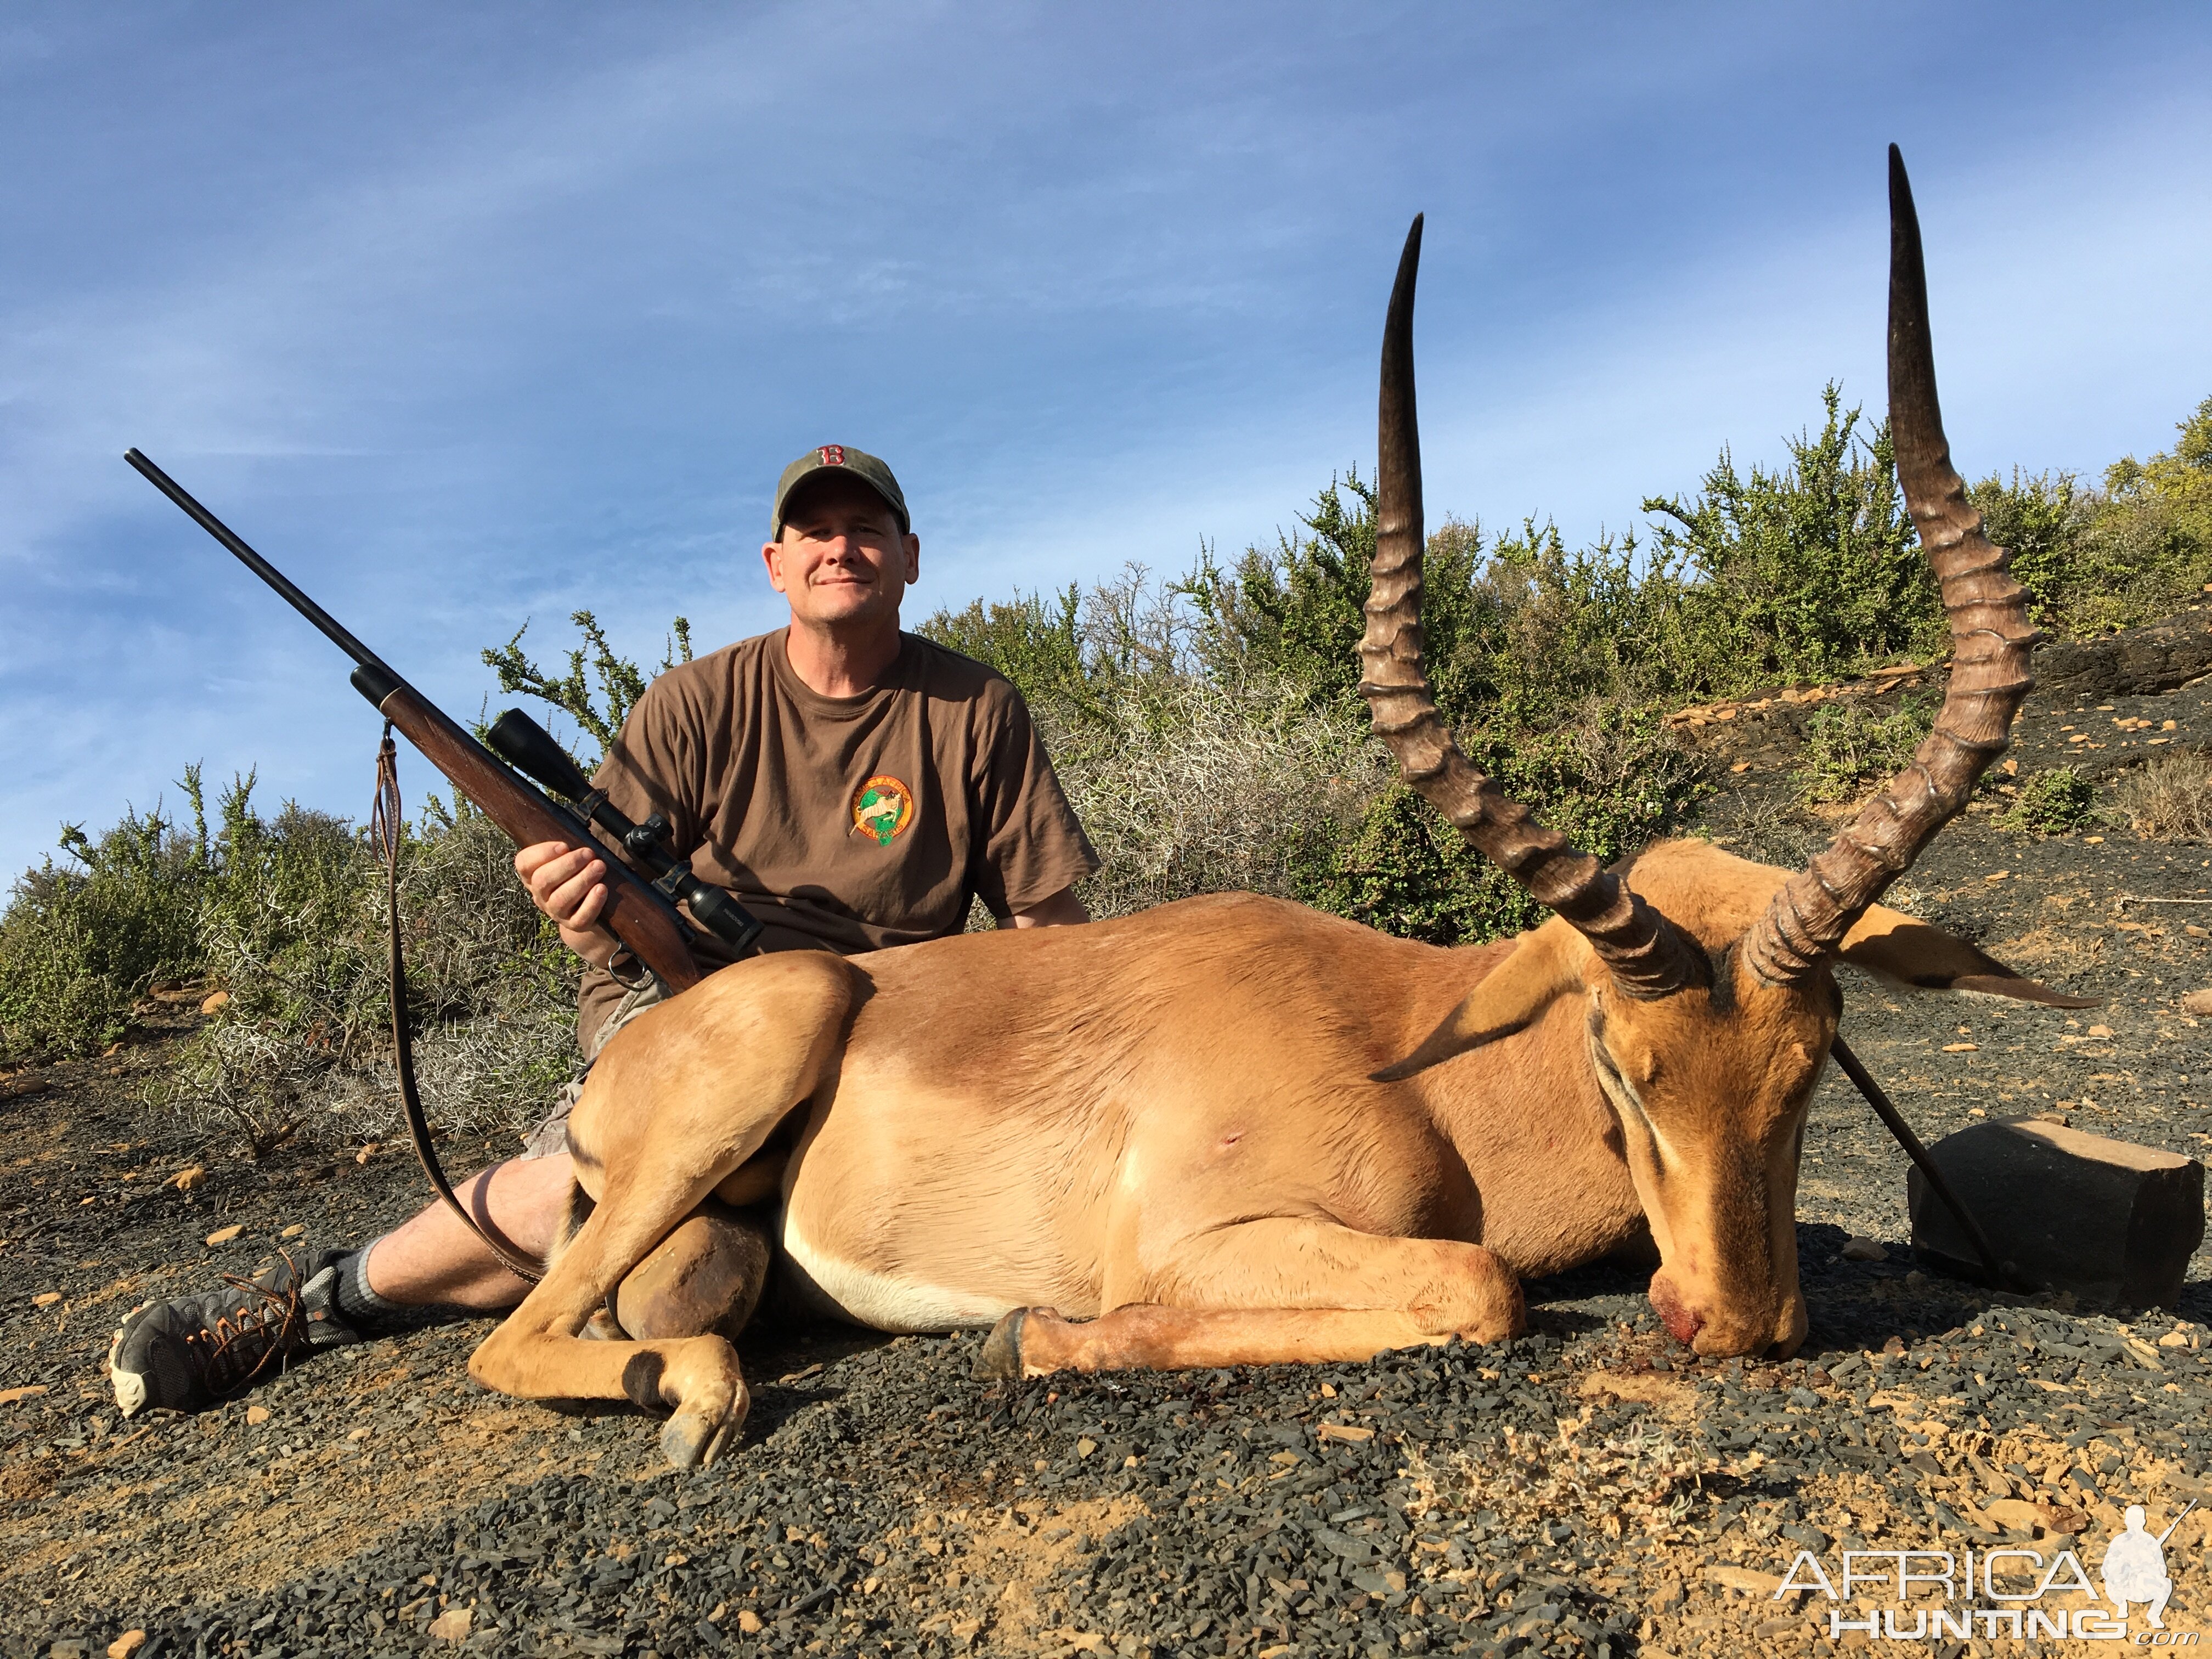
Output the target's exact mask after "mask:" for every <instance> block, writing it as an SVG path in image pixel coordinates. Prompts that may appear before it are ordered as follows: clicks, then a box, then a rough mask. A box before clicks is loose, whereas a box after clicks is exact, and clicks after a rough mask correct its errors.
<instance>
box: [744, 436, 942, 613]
mask: <svg viewBox="0 0 2212 1659" xmlns="http://www.w3.org/2000/svg"><path fill="white" fill-rule="evenodd" d="M761 557H762V558H763V560H765V561H766V562H767V564H768V579H769V585H770V586H773V587H774V588H775V591H776V592H779V593H781V594H782V595H784V597H785V598H787V599H789V600H790V601H791V619H792V621H793V622H794V623H799V624H802V625H811V626H814V627H817V628H830V629H836V628H842V627H849V626H852V625H854V624H856V623H857V624H860V625H862V626H864V627H865V626H866V625H868V624H872V623H881V622H883V621H884V620H885V619H888V620H889V621H890V623H892V624H893V625H894V626H896V623H897V621H898V608H899V599H900V598H901V596H902V595H903V594H904V593H905V592H906V586H907V584H908V582H910V581H913V580H915V579H916V578H917V577H919V576H920V575H921V538H920V537H918V536H913V535H908V534H905V533H902V532H901V531H900V529H899V525H898V517H897V515H896V513H893V512H892V511H891V509H890V503H889V502H887V501H884V498H883V497H882V496H880V495H877V494H876V492H875V491H874V490H872V489H869V488H868V487H867V485H866V484H864V483H861V482H860V480H859V479H857V478H853V477H845V476H842V475H841V474H838V473H836V472H827V473H823V474H819V475H817V476H816V477H812V478H810V479H808V480H807V481H806V483H805V484H803V485H802V486H800V487H799V489H798V490H796V491H794V492H793V495H792V498H791V500H790V501H787V502H786V503H785V505H784V514H783V535H782V537H781V539H780V540H777V541H773V542H769V543H768V544H765V545H764V546H763V547H762V549H761Z"/></svg>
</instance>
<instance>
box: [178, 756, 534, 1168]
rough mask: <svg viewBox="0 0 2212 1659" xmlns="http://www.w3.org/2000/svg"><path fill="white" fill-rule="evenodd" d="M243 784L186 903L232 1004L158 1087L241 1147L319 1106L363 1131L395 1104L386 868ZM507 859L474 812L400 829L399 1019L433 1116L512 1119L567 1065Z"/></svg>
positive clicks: (335, 832) (494, 832)
mask: <svg viewBox="0 0 2212 1659" xmlns="http://www.w3.org/2000/svg"><path fill="white" fill-rule="evenodd" d="M250 789H251V783H250V781H247V782H246V783H245V784H243V785H241V786H240V787H237V788H235V789H234V791H233V792H232V793H231V794H230V795H228V796H227V797H226V799H225V802H224V813H223V817H224V828H223V833H222V840H221V844H220V851H219V854H218V856H217V857H216V860H214V864H215V869H214V872H213V874H212V875H211V876H210V879H209V881H208V882H207V884H206V887H205V890H204V897H203V902H202V905H201V910H200V921H199V926H200V945H201V950H202V953H203V960H204V965H205V969H206V971H207V973H208V974H209V975H210V977H211V979H212V980H213V981H215V982H216V983H219V984H220V985H222V987H223V988H224V989H226V990H228V992H229V993H230V1000H229V1002H228V1004H227V1005H226V1006H224V1008H223V1009H222V1012H221V1013H220V1015H219V1016H218V1017H217V1018H216V1019H215V1020H214V1021H213V1022H211V1023H210V1024H207V1025H205V1026H203V1027H202V1028H201V1029H200V1030H198V1031H197V1032H196V1033H195V1034H194V1036H192V1038H191V1041H190V1042H188V1043H187V1044H186V1046H185V1052H184V1054H183V1056H182V1059H181V1060H180V1062H179V1065H178V1066H176V1067H175V1068H174V1070H173V1072H172V1073H170V1074H169V1075H168V1076H167V1077H165V1078H163V1079H160V1080H159V1081H157V1082H156V1083H155V1085H153V1086H154V1091H155V1098H156V1099H157V1100H158V1101H159V1102H161V1103H164V1104H167V1105H169V1106H172V1107H173V1108H174V1109H177V1110H178V1111H179V1113H180V1114H182V1115H184V1116H185V1118H186V1120H187V1121H190V1122H191V1123H193V1124H195V1125H197V1126H198V1127H205V1128H211V1127H214V1126H215V1125H216V1124H217V1123H223V1122H227V1123H228V1124H230V1125H232V1126H233V1127H236V1128H237V1129H238V1130H239V1131H240V1133H242V1134H243V1135H244V1137H245V1139H246V1141H247V1143H248V1145H249V1146H252V1147H253V1148H254V1149H255V1150H256V1151H259V1150H262V1149H264V1148H265V1147H266V1146H269V1145H270V1144H272V1143H273V1142H275V1141H276V1140H280V1139H283V1138H284V1137H285V1136H286V1135H288V1134H289V1133H292V1132H293V1131H295V1129H297V1128H298V1127H300V1126H301V1123H302V1121H304V1120H305V1119H306V1118H307V1116H308V1115H310V1114H311V1113H313V1111H315V1110H317V1109H327V1110H329V1111H331V1112H332V1113H337V1114H342V1115H344V1116H345V1118H346V1120H347V1122H346V1127H347V1128H348V1130H349V1131H358V1132H360V1133H374V1132H375V1131H377V1130H378V1129H380V1128H381V1127H386V1126H387V1125H389V1124H390V1123H392V1121H395V1115H396V1112H397V1101H398V1096H397V1085H396V1083H395V1081H394V1079H393V1078H392V1072H391V1019H392V1004H391V994H390V961H389V944H388V932H387V927H388V923H387V918H386V903H385V878H384V871H383V866H382V864H381V863H380V861H379V860H378V859H377V858H376V856H375V854H374V852H373V851H372V850H371V848H370V847H369V844H368V840H367V838H366V836H363V835H362V834H360V833H359V832H358V831H356V829H354V828H353V827H352V826H351V825H349V824H347V823H344V822H343V820H340V819H337V818H333V817H329V816H328V815H326V814H323V813H317V812H309V811H304V810H303V809H301V808H299V807H297V806H295V805H290V804H289V803H287V804H286V805H285V806H283V808H282V809H280V810H279V811H278V812H277V813H276V816H275V817H274V818H271V819H268V820H264V819H263V818H261V817H259V815H258V814H257V813H256V812H255V811H253V809H252V802H251V799H250ZM513 853H514V849H513V846H512V845H511V844H510V843H509V842H507V838H506V837H505V836H502V835H501V833H500V831H499V830H498V829H497V828H496V826H495V825H494V824H493V823H491V821H490V820H489V818H487V817H484V816H483V814H482V813H481V812H478V811H476V810H475V809H474V808H473V807H471V806H469V805H467V804H466V803H465V802H463V803H462V804H461V805H460V807H459V811H448V810H447V808H446V806H445V805H444V803H443V802H442V801H440V800H438V799H435V797H434V798H433V799H432V800H431V801H430V803H429V804H428V807H427V808H426V810H425V811H423V813H422V815H421V817H419V819H418V820H417V822H416V823H414V824H412V825H410V826H409V828H408V829H407V831H406V833H405V835H404V836H403V839H402V842H401V847H400V854H399V866H400V877H399V908H400V917H401V928H402V933H401V936H402V939H403V940H404V944H405V948H406V955H407V978H408V1003H409V1012H410V1017H411V1018H412V1021H413V1024H414V1029H415V1030H416V1032H417V1033H418V1040H417V1045H416V1060H417V1066H418V1069H419V1071H420V1073H421V1076H422V1085H423V1092H424V1098H425V1100H426V1101H427V1102H429V1103H431V1104H432V1109H433V1111H434V1115H435V1116H436V1118H437V1120H438V1121H440V1122H441V1123H443V1124H448V1125H458V1126H465V1127H485V1126H490V1125H495V1124H498V1125H506V1126H508V1127H521V1124H522V1123H523V1122H524V1121H526V1120H527V1119H529V1118H530V1117H531V1116H532V1115H533V1114H534V1111H535V1109H540V1108H542V1106H543V1104H544V1102H545V1101H546V1100H547V1098H548V1097H550V1095H551V1094H552V1092H553V1091H554V1090H555V1089H556V1088H557V1087H558V1085H559V1084H560V1081H561V1079H562V1078H563V1077H564V1076H565V1075H566V1074H567V1072H568V1066H569V1065H570V1063H571V1061H572V1060H573V1057H574V1030H573V1027H574V1006H575V1004H574V999H575V987H576V980H577V970H576V965H575V962H574V958H573V957H570V956H569V954H568V951H566V950H565V949H563V948H562V945H561V944H560V939H559V936H558V935H557V934H556V933H555V932H554V931H553V928H552V927H551V925H550V923H548V922H546V921H544V918H542V917H541V916H540V915H538V911H537V910H536V909H535V908H533V907H532V905H531V903H530V902H529V898H528V896H527V895H526V893H525V892H524V891H523V890H522V888H521V885H520V884H519V883H518V882H517V881H516V880H515V879H514V871H513Z"/></svg>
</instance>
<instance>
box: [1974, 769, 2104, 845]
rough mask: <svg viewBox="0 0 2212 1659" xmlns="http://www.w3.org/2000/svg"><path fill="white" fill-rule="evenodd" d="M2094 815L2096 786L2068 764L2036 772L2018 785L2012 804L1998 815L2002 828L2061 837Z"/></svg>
mask: <svg viewBox="0 0 2212 1659" xmlns="http://www.w3.org/2000/svg"><path fill="white" fill-rule="evenodd" d="M2096 816H2097V787H2096V786H2095V785H2094V784H2093V783H2091V782H2090V781H2089V780H2088V779H2087V777H2086V776H2084V775H2082V774H2081V771H2080V770H2078V769H2075V768H2074V767H2071V766H2054V767H2052V768H2051V769H2050V770H2049V771H2047V772H2038V773H2035V774H2034V775H2032V776H2031V777H2029V778H2028V779H2027V781H2025V782H2023V783H2022V784H2021V786H2020V793H2018V794H2016V795H2015V796H2014V798H2013V803H2012V805H2010V806H2009V807H2008V808H2006V809H2005V810H2004V811H2002V812H2000V813H1999V814H1997V818H1996V822H1997V824H1998V826H1999V827H2000V828H2001V829H2014V830H2017V831H2019V832H2020V833H2021V834H2022V835H2031V836H2063V835H2065V834H2067V833H2068V832H2069V831H2071V830H2075V829H2080V828H2081V826H2082V825H2083V824H2085V823H2091V822H2093V820H2094V819H2095V817H2096Z"/></svg>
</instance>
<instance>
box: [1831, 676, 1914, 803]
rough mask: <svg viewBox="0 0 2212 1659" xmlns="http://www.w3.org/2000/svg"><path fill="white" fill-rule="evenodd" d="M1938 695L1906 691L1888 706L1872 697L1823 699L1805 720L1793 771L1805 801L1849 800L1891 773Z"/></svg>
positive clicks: (1908, 756) (1897, 769) (1909, 755)
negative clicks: (1802, 742)
mask: <svg viewBox="0 0 2212 1659" xmlns="http://www.w3.org/2000/svg"><path fill="white" fill-rule="evenodd" d="M1938 703H1939V700H1938V699H1937V698H1936V696H1933V695H1932V694H1923V695H1920V696H1905V697H1902V698H1900V699H1899V702H1898V704H1897V706H1896V707H1895V708H1889V709H1884V708H1880V707H1879V706H1877V704H1876V703H1875V701H1874V700H1873V699H1866V700H1859V699H1853V700H1852V701H1850V702H1829V703H1823V704H1821V705H1820V707H1819V708H1816V709H1814V711H1813V713H1812V714H1809V715H1808V716H1807V717H1806V720H1805V747H1804V750H1803V752H1802V755H1800V757H1798V769H1797V773H1796V780H1797V788H1798V793H1799V795H1800V797H1801V798H1802V799H1804V800H1805V801H1807V802H1808V803H1811V802H1817V801H1838V800H1849V799H1851V798H1852V797H1853V796H1855V795H1857V793H1859V791H1860V790H1861V789H1863V787H1865V786H1866V785H1868V784H1869V783H1871V782H1873V781H1875V779H1877V778H1889V777H1894V776H1895V775H1897V774H1898V773H1899V772H1900V771H1902V770H1903V769H1904V767H1905V763H1906V762H1907V761H1909V760H1911V758H1912V751H1913V750H1915V749H1917V748H1918V747H1919V746H1920V740H1921V739H1922V738H1924V737H1926V736H1927V735H1928V730H1929V726H1931V725H1933V724H1934V722H1935V719H1936V708H1937V706H1938Z"/></svg>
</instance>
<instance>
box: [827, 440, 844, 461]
mask: <svg viewBox="0 0 2212 1659" xmlns="http://www.w3.org/2000/svg"><path fill="white" fill-rule="evenodd" d="M822 465H824V466H842V465H845V446H844V445H842V444H824V445H823V446H822Z"/></svg>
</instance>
